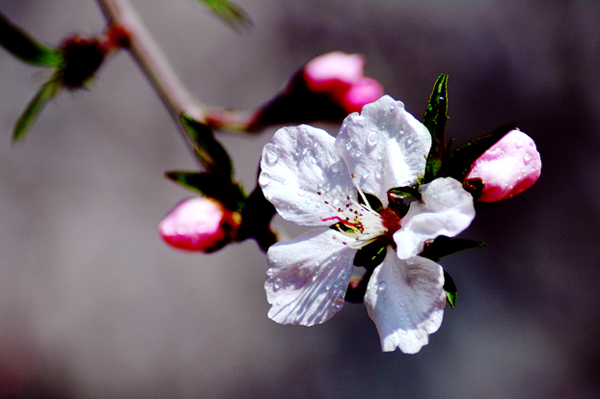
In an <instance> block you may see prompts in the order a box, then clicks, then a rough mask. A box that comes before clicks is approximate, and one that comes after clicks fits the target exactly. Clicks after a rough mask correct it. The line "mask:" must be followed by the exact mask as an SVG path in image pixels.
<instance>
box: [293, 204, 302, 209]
mask: <svg viewBox="0 0 600 399" xmlns="http://www.w3.org/2000/svg"><path fill="white" fill-rule="evenodd" d="M294 207H295V208H296V209H298V210H299V211H301V210H302V206H301V205H300V203H299V202H296V203H295V204H294Z"/></svg>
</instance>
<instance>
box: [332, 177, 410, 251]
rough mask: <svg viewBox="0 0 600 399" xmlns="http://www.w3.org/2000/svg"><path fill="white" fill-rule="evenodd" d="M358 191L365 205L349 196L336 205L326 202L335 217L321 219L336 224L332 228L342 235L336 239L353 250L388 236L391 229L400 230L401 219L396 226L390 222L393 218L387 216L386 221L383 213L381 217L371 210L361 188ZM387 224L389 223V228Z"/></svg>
mask: <svg viewBox="0 0 600 399" xmlns="http://www.w3.org/2000/svg"><path fill="white" fill-rule="evenodd" d="M357 190H358V193H359V194H360V195H361V196H362V198H363V202H364V203H360V202H359V201H358V200H357V199H354V198H351V197H350V196H347V197H346V199H345V201H341V202H340V201H338V200H334V203H336V205H334V204H333V203H329V202H327V201H326V202H325V204H327V205H329V206H330V208H331V209H332V211H333V212H332V213H333V215H332V216H330V217H326V218H321V220H323V221H324V222H326V221H333V222H335V223H334V224H333V225H332V226H331V228H332V229H334V230H337V231H339V232H340V233H341V234H340V236H334V239H341V240H342V243H343V244H344V245H349V246H351V247H353V248H361V247H363V246H365V245H367V244H369V243H371V242H373V241H374V240H375V239H377V238H378V237H381V236H382V235H384V234H386V233H387V232H388V229H390V228H392V229H394V231H396V230H398V229H399V228H400V224H399V220H400V219H398V218H397V217H396V219H397V220H396V224H394V222H389V221H388V220H391V216H387V214H386V216H385V217H386V218H387V219H384V217H382V215H383V213H382V215H380V214H379V213H377V212H376V211H374V210H373V209H372V208H371V206H370V205H369V202H368V201H367V200H366V197H365V195H364V194H363V192H362V191H361V190H360V188H358V187H357ZM384 213H385V211H384ZM392 213H393V212H392ZM385 223H387V226H386V225H385Z"/></svg>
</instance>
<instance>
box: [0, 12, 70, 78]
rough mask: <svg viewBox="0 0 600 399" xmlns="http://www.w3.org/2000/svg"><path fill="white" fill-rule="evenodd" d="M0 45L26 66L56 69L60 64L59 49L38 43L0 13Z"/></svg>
mask: <svg viewBox="0 0 600 399" xmlns="http://www.w3.org/2000/svg"><path fill="white" fill-rule="evenodd" d="M0 45H1V46H2V47H4V48H5V49H6V50H7V51H8V52H10V53H11V54H12V55H14V56H15V57H18V58H19V59H20V60H22V61H25V62H27V63H28V64H32V65H38V66H46V67H56V66H59V65H61V64H62V62H63V57H62V53H61V51H60V50H59V49H57V48H54V47H50V46H46V45H44V44H42V43H39V42H38V41H36V40H35V39H33V38H32V37H31V36H29V35H28V34H27V33H25V32H24V31H23V30H22V29H20V28H19V27H17V26H16V25H14V24H13V23H12V22H11V21H9V20H8V18H6V16H4V15H3V14H2V13H0Z"/></svg>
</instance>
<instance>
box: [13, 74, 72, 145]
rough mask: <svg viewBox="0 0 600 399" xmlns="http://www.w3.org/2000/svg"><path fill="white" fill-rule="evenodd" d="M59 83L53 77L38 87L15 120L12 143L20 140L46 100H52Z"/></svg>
mask: <svg viewBox="0 0 600 399" xmlns="http://www.w3.org/2000/svg"><path fill="white" fill-rule="evenodd" d="M60 88H61V84H60V81H58V80H57V79H55V78H52V79H50V80H49V81H47V82H46V83H44V85H43V86H42V87H41V88H40V90H39V91H38V92H37V94H36V95H35V97H34V98H33V99H32V100H31V102H30V103H29V105H28V106H27V108H26V109H25V111H24V112H23V114H22V115H21V116H20V117H19V120H17V124H16V125H15V130H14V131H13V137H12V140H13V143H16V142H17V141H20V140H22V139H23V138H24V137H25V134H26V133H27V132H28V131H29V128H30V127H31V125H32V124H33V122H34V121H35V118H36V117H37V116H38V114H39V113H40V112H41V111H42V109H44V106H45V105H46V104H47V103H48V101H50V100H52V98H54V97H55V96H56V95H57V94H58V92H59V91H60Z"/></svg>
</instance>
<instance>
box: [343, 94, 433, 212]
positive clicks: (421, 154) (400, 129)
mask: <svg viewBox="0 0 600 399" xmlns="http://www.w3.org/2000/svg"><path fill="white" fill-rule="evenodd" d="M335 146H336V148H337V149H338V151H339V152H340V153H341V154H342V156H343V157H344V160H345V162H346V164H347V165H348V170H349V171H350V173H353V174H354V175H355V176H356V179H358V180H357V181H358V184H359V186H360V188H361V189H362V190H363V191H364V192H366V193H369V194H373V195H375V196H376V197H377V198H379V199H380V200H381V201H382V202H383V205H384V206H386V205H387V191H388V190H389V189H390V188H393V187H400V186H406V185H410V184H414V183H415V182H416V180H417V178H418V177H419V175H422V174H423V173H424V172H425V159H426V157H427V154H428V153H429V149H430V147H431V135H430V134H429V132H428V130H427V128H426V127H425V126H424V125H423V124H422V123H421V122H419V121H418V120H417V119H415V118H414V117H413V116H412V115H411V114H409V113H408V112H406V110H405V109H404V104H403V103H402V102H401V101H395V100H394V99H392V98H391V97H390V96H383V97H381V98H380V99H379V100H377V101H375V102H374V103H371V104H367V105H365V106H364V108H363V110H362V113H361V114H360V115H359V114H357V113H354V114H351V115H350V116H348V117H347V118H346V120H345V121H344V124H343V125H342V128H341V130H340V133H339V134H338V136H337V139H336V142H335Z"/></svg>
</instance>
